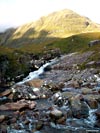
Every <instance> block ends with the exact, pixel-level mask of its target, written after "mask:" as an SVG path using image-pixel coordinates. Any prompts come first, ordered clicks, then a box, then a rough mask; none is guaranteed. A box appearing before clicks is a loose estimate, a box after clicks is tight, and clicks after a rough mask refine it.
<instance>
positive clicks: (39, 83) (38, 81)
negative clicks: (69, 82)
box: [25, 79, 44, 88]
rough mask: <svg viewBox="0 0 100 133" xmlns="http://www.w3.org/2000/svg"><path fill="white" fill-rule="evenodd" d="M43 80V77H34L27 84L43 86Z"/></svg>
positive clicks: (37, 86)
mask: <svg viewBox="0 0 100 133" xmlns="http://www.w3.org/2000/svg"><path fill="white" fill-rule="evenodd" d="M43 82H44V81H43V80H41V79H33V80H30V81H28V82H27V83H25V84H27V85H29V86H31V87H34V88H41V86H42V85H43Z"/></svg>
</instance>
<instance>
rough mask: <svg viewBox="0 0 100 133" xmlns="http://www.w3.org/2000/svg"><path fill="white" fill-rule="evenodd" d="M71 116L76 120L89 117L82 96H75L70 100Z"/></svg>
mask: <svg viewBox="0 0 100 133" xmlns="http://www.w3.org/2000/svg"><path fill="white" fill-rule="evenodd" d="M70 107H71V110H72V115H73V116H74V117H76V118H84V117H88V115H89V108H88V105H87V104H86V103H85V102H84V99H83V96H82V95H79V94H78V95H76V96H75V97H72V98H71V99H70Z"/></svg>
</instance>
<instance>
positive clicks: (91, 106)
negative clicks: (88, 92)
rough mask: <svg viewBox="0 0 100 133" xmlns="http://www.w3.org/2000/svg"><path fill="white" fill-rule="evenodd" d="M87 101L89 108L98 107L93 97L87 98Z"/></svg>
mask: <svg viewBox="0 0 100 133" xmlns="http://www.w3.org/2000/svg"><path fill="white" fill-rule="evenodd" d="M87 103H88V105H89V107H90V108H91V109H97V108H98V102H97V101H96V100H95V99H91V100H88V101H87Z"/></svg>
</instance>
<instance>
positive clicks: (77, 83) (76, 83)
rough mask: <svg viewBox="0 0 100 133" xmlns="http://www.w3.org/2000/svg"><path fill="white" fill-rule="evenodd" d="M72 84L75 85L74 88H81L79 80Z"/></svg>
mask: <svg viewBox="0 0 100 133" xmlns="http://www.w3.org/2000/svg"><path fill="white" fill-rule="evenodd" d="M72 84H73V87H74V88H76V89H77V88H79V87H80V85H79V82H78V81H77V80H75V81H73V83H72Z"/></svg>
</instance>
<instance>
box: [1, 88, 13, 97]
mask: <svg viewBox="0 0 100 133" xmlns="http://www.w3.org/2000/svg"><path fill="white" fill-rule="evenodd" d="M10 93H11V89H7V90H5V91H4V92H2V93H0V97H2V96H8V95H9V94H10Z"/></svg>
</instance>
